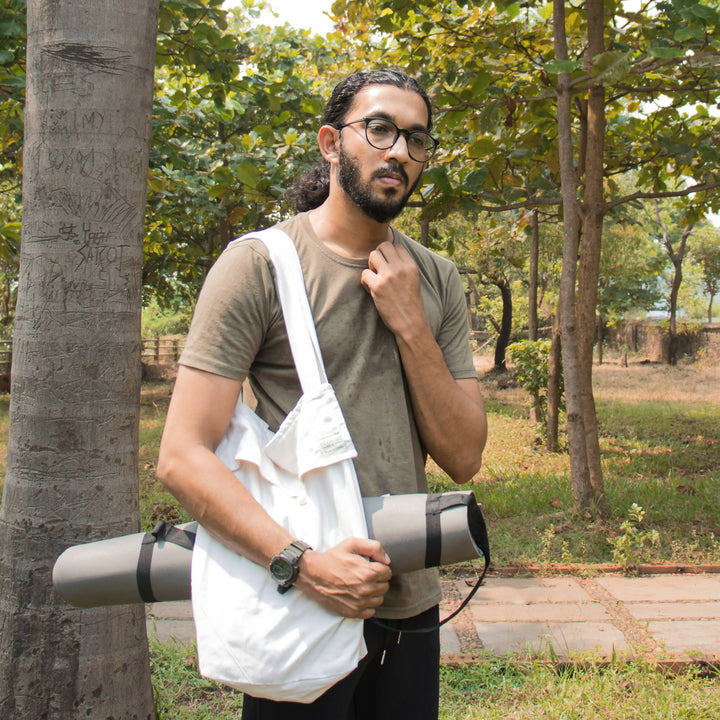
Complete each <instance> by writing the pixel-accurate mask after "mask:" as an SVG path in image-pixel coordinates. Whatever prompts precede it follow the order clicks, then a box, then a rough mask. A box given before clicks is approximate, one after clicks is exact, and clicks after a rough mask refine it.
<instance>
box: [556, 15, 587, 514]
mask: <svg viewBox="0 0 720 720" xmlns="http://www.w3.org/2000/svg"><path fill="white" fill-rule="evenodd" d="M553 26H554V31H553V32H554V42H555V57H556V58H557V59H558V60H567V59H568V52H567V38H566V35H565V5H564V3H563V2H555V3H553ZM556 92H557V103H558V106H557V110H558V151H559V160H560V177H561V186H562V210H563V260H562V273H561V276H560V298H559V306H558V313H559V317H560V332H561V337H562V362H563V374H564V376H565V402H566V405H567V432H568V444H569V449H570V482H571V485H572V494H573V500H574V502H575V506H576V507H577V508H578V509H580V508H586V507H589V505H590V504H591V502H592V487H591V485H590V476H589V472H588V461H587V447H586V443H585V425H584V413H583V405H582V390H583V372H582V365H581V362H582V360H581V357H580V352H579V338H578V334H577V320H576V309H575V283H576V278H577V258H578V250H579V244H580V223H579V218H578V204H577V176H576V174H575V164H574V154H573V142H572V112H571V102H572V101H571V91H570V74H569V73H559V74H558V82H557V88H556Z"/></svg>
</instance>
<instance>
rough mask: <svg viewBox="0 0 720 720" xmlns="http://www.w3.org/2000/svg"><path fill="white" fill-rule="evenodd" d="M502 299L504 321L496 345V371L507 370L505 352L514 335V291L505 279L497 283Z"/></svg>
mask: <svg viewBox="0 0 720 720" xmlns="http://www.w3.org/2000/svg"><path fill="white" fill-rule="evenodd" d="M495 285H496V286H497V288H498V289H499V290H500V296H501V297H502V320H501V321H500V332H499V333H498V339H497V343H496V344H495V370H505V369H506V368H505V351H506V350H507V346H508V345H509V344H510V335H511V334H512V290H511V288H510V283H509V282H508V281H507V280H506V279H505V278H503V279H502V280H500V281H497V282H496V283H495Z"/></svg>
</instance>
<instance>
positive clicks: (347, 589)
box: [157, 365, 391, 618]
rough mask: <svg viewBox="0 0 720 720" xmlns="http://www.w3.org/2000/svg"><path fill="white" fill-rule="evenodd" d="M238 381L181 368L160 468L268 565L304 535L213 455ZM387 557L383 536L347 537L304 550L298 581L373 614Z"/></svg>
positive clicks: (353, 610) (340, 610)
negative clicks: (319, 549)
mask: <svg viewBox="0 0 720 720" xmlns="http://www.w3.org/2000/svg"><path fill="white" fill-rule="evenodd" d="M240 388H241V383H240V381H237V380H232V379H229V378H225V377H222V376H220V375H215V374H213V373H208V372H204V371H201V370H196V369H192V368H188V367H185V366H182V365H181V366H180V367H179V369H178V376H177V380H176V383H175V389H174V391H173V396H172V400H171V402H170V407H169V409H168V415H167V420H166V424H165V430H164V432H163V437H162V441H161V444H160V454H159V458H158V469H157V474H158V477H159V478H160V479H161V480H162V482H163V483H164V484H165V485H166V486H167V488H168V489H169V490H170V492H171V493H172V494H173V495H175V497H177V499H178V500H179V501H180V503H181V504H182V505H183V506H184V507H185V508H186V509H187V510H188V512H189V513H190V514H191V515H192V516H193V517H194V518H195V519H197V520H198V522H200V524H201V525H203V527H205V529H206V530H207V531H208V532H210V533H211V534H212V535H213V536H214V537H216V538H217V539H218V540H220V542H222V543H223V544H225V545H227V546H228V547H229V548H231V549H232V550H234V551H235V552H237V553H239V554H241V555H244V556H245V557H247V558H249V559H250V560H252V561H253V562H256V563H258V564H259V565H262V566H263V567H266V568H267V567H268V566H269V564H270V559H271V558H272V556H273V555H275V554H276V553H278V552H280V551H281V550H282V549H283V548H285V547H286V546H287V545H289V544H290V543H291V542H293V540H296V539H299V540H302V539H303V538H294V537H293V536H292V535H290V534H289V533H288V532H287V530H285V529H284V528H283V527H282V526H280V525H278V524H277V523H276V522H275V521H274V520H273V519H272V518H271V517H270V516H269V515H268V514H267V512H265V510H264V509H263V508H262V507H261V506H260V504H259V503H258V502H257V501H256V500H255V498H253V496H252V495H251V494H250V493H249V492H248V490H247V489H246V488H245V486H244V485H243V484H242V483H240V482H239V481H238V480H237V479H236V478H235V476H234V475H233V473H232V472H231V471H230V470H229V469H228V468H227V467H226V465H225V464H224V463H223V462H222V461H221V460H219V459H218V458H217V457H216V456H215V449H216V448H217V446H218V445H219V444H220V441H221V440H222V438H223V436H224V434H225V431H226V429H227V428H228V426H229V424H230V419H231V417H232V414H233V411H234V410H235V405H236V402H237V398H238V397H239V393H240ZM368 561H369V562H368ZM388 564H389V558H388V557H387V555H386V554H385V551H384V550H383V549H382V547H381V545H380V543H379V542H377V541H375V540H366V539H362V538H348V539H346V540H344V541H343V542H342V543H340V544H339V545H337V546H336V547H334V548H331V549H330V550H328V551H327V552H323V553H321V552H315V551H307V552H306V553H305V554H304V555H303V557H302V559H301V560H300V566H299V567H300V574H299V576H298V580H297V582H296V583H295V584H296V586H297V587H298V588H300V590H301V591H302V592H305V593H306V594H308V595H309V596H311V597H313V598H314V599H315V600H316V601H317V602H318V603H319V604H320V605H322V606H323V607H325V609H327V610H329V611H330V612H334V613H336V614H338V615H342V616H344V617H357V618H368V617H371V616H372V615H374V614H375V608H376V607H377V606H378V605H380V604H381V603H382V600H383V597H384V595H385V593H386V592H387V589H388V581H389V579H390V576H391V572H390V569H389V567H388Z"/></svg>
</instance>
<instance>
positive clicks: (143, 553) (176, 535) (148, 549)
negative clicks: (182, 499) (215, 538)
mask: <svg viewBox="0 0 720 720" xmlns="http://www.w3.org/2000/svg"><path fill="white" fill-rule="evenodd" d="M158 540H164V541H165V542H169V543H172V544H173V545H179V546H180V547H183V548H185V549H187V550H192V549H193V545H194V544H195V533H194V532H192V531H190V530H184V529H183V528H179V527H175V526H174V525H170V524H168V523H166V522H165V521H164V520H159V521H158V522H157V523H156V524H155V527H154V528H153V529H152V530H151V531H150V532H148V533H145V535H144V537H143V539H142V543H141V544H140V554H139V556H138V564H137V572H136V578H137V587H138V593H139V594H140V598H141V599H142V601H143V602H146V603H152V602H157V598H156V597H155V595H154V593H153V589H152V583H151V582H150V568H151V566H152V556H153V550H154V549H155V544H156V543H157V541H158Z"/></svg>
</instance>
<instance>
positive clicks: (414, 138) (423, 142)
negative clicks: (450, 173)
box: [365, 118, 436, 162]
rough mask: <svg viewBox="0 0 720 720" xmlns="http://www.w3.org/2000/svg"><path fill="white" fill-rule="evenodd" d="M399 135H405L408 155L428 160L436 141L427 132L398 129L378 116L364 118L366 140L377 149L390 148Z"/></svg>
mask: <svg viewBox="0 0 720 720" xmlns="http://www.w3.org/2000/svg"><path fill="white" fill-rule="evenodd" d="M400 135H404V136H405V140H406V142H407V148H408V155H410V157H411V158H412V159H413V160H415V161H416V162H424V161H425V160H429V159H430V157H431V156H432V154H433V152H435V146H436V142H435V140H434V139H433V138H432V137H431V136H430V135H428V134H427V133H424V132H420V131H419V130H416V131H410V130H400V129H399V128H398V127H397V125H395V123H393V122H391V121H390V120H383V119H380V118H365V137H366V138H367V141H368V142H369V143H370V145H372V146H373V147H374V148H376V149H377V150H387V149H388V148H391V147H392V146H393V145H394V144H395V143H396V142H397V139H398V138H399V137H400Z"/></svg>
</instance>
